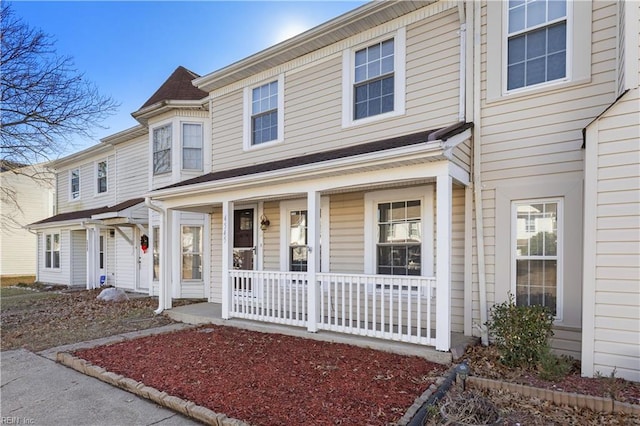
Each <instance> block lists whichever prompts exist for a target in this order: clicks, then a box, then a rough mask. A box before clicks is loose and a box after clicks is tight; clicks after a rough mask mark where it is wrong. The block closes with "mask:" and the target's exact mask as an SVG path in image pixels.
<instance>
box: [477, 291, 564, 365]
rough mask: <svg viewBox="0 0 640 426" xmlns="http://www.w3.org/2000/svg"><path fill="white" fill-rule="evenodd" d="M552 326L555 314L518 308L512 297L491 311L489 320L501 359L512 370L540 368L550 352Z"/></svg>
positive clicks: (537, 308) (534, 309)
mask: <svg viewBox="0 0 640 426" xmlns="http://www.w3.org/2000/svg"><path fill="white" fill-rule="evenodd" d="M552 325H553V314H551V312H550V311H549V310H548V309H547V308H546V307H544V306H540V305H532V306H516V304H515V302H514V300H513V295H511V294H510V295H509V300H508V301H506V302H504V303H500V304H498V305H494V306H493V307H492V308H491V319H490V320H489V321H487V327H488V328H489V331H490V332H491V333H492V335H493V337H494V341H495V345H496V348H497V349H498V352H499V353H500V360H501V361H502V362H503V363H504V364H505V365H507V366H509V367H529V366H535V365H537V364H538V362H539V360H540V357H541V356H542V355H543V354H544V352H545V351H548V348H549V343H548V339H549V337H551V336H552V335H553V332H552V331H551V326H552Z"/></svg>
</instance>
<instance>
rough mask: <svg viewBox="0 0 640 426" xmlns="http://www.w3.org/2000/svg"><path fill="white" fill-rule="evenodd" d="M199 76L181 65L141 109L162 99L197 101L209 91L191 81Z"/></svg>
mask: <svg viewBox="0 0 640 426" xmlns="http://www.w3.org/2000/svg"><path fill="white" fill-rule="evenodd" d="M198 77H200V76H199V75H198V74H196V73H194V72H193V71H189V70H188V69H186V68H185V67H183V66H179V67H178V68H176V70H175V71H174V72H173V74H171V75H170V76H169V78H168V79H167V80H166V81H165V82H164V83H162V86H160V88H159V89H158V90H156V92H155V93H154V94H153V95H151V97H150V98H149V99H148V100H147V102H145V103H144V105H142V106H141V107H140V109H144V108H146V107H148V106H150V105H153V104H156V103H158V102H162V101H168V100H172V101H197V100H200V99H202V98H204V97H206V96H207V95H208V93H207V92H205V91H203V90H200V89H198V88H197V87H195V86H194V85H193V84H192V83H191V82H192V81H193V80H194V79H195V78H198Z"/></svg>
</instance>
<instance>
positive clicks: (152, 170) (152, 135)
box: [150, 122, 174, 176]
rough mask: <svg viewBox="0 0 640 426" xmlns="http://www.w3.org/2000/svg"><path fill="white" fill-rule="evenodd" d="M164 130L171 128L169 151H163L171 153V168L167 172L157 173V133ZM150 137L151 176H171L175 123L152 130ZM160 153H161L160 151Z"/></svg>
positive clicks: (165, 124)
mask: <svg viewBox="0 0 640 426" xmlns="http://www.w3.org/2000/svg"><path fill="white" fill-rule="evenodd" d="M164 128H169V134H170V135H171V141H170V142H169V148H168V149H163V150H162V151H167V150H168V151H169V168H168V169H167V170H162V171H159V172H157V171H156V167H155V163H156V161H155V154H156V150H155V133H156V131H158V130H160V129H164ZM150 135H151V174H152V176H161V175H165V174H170V173H171V172H172V171H173V167H172V165H173V164H172V163H173V157H172V156H173V137H174V135H173V122H169V123H164V124H161V125H158V126H156V127H154V128H152V129H151V131H150ZM158 152H159V151H158Z"/></svg>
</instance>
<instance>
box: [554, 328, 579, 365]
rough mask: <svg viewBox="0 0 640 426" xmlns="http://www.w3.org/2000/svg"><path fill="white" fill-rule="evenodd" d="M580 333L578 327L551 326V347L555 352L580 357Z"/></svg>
mask: <svg viewBox="0 0 640 426" xmlns="http://www.w3.org/2000/svg"><path fill="white" fill-rule="evenodd" d="M581 342H582V333H581V330H580V329H579V328H570V327H559V326H554V327H553V337H551V347H552V348H553V350H554V352H555V353H557V354H559V355H560V354H562V355H567V356H570V357H572V358H575V359H578V360H579V359H581V357H582V356H581V351H580V345H581Z"/></svg>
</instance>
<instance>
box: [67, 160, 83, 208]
mask: <svg viewBox="0 0 640 426" xmlns="http://www.w3.org/2000/svg"><path fill="white" fill-rule="evenodd" d="M73 172H78V196H77V197H74V196H73ZM80 195H81V187H80V167H76V168H75V169H71V170H69V201H72V202H73V201H78V200H79V199H80Z"/></svg>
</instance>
